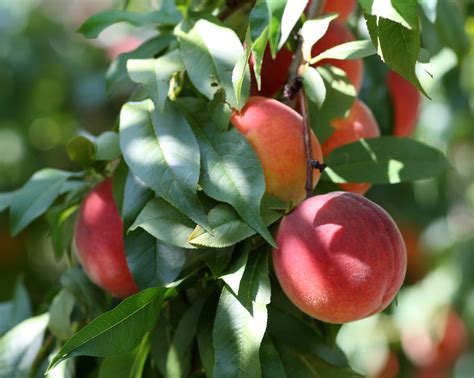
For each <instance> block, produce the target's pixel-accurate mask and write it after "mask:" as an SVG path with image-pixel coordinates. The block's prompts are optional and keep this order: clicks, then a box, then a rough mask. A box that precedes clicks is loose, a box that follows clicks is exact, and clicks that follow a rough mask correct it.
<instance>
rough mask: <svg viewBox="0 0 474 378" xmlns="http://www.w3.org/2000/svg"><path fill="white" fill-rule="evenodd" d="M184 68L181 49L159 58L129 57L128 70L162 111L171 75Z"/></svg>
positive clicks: (131, 76)
mask: <svg viewBox="0 0 474 378" xmlns="http://www.w3.org/2000/svg"><path fill="white" fill-rule="evenodd" d="M182 70H184V65H183V62H182V61H181V58H180V55H179V50H173V51H171V52H169V53H168V54H165V55H163V56H161V57H159V58H158V59H129V60H128V62H127V71H128V74H129V76H130V78H131V79H132V80H133V81H134V82H135V83H138V84H143V87H144V88H145V90H146V91H147V93H148V96H149V97H150V98H151V99H152V100H153V102H154V103H155V106H156V107H157V108H158V109H159V111H160V112H163V110H164V108H165V103H166V99H167V98H168V92H169V90H170V82H171V76H173V74H175V73H176V72H178V71H182Z"/></svg>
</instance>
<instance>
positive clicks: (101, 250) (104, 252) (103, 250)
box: [75, 179, 138, 298]
mask: <svg viewBox="0 0 474 378" xmlns="http://www.w3.org/2000/svg"><path fill="white" fill-rule="evenodd" d="M122 228H123V225H122V219H121V218H120V214H119V212H118V209H117V206H116V205H115V201H114V198H113V195H112V180H111V179H108V180H105V181H103V182H101V183H100V184H98V185H97V186H96V187H95V188H93V189H92V190H91V191H90V192H89V194H88V195H87V196H86V198H85V199H84V202H83V203H82V205H81V208H80V210H79V216H78V219H77V223H76V227H75V243H76V247H77V255H78V257H79V261H80V262H81V265H82V267H83V268H84V271H85V272H86V273H87V275H88V276H89V278H90V279H91V281H92V282H94V283H95V284H97V285H98V286H100V287H101V288H103V289H104V290H106V291H107V292H109V293H110V294H112V295H113V296H115V297H119V298H124V297H127V296H129V295H131V294H134V293H136V292H137V291H138V287H137V285H136V284H135V282H134V281H133V278H132V274H131V273H130V270H129V269H128V266H127V260H126V258H125V247H124V241H123V230H122Z"/></svg>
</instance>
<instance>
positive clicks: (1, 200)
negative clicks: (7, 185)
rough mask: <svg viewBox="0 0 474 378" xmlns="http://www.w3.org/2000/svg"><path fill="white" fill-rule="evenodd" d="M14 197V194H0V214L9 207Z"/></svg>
mask: <svg viewBox="0 0 474 378" xmlns="http://www.w3.org/2000/svg"><path fill="white" fill-rule="evenodd" d="M14 195H15V192H9V193H0V212H2V211H3V210H5V209H6V208H8V207H9V206H10V204H11V202H12V200H13V196H14Z"/></svg>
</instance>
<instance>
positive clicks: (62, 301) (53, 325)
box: [48, 289, 76, 340]
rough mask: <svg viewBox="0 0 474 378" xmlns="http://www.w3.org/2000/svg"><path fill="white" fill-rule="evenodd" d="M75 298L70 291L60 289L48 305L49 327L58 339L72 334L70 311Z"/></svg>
mask: <svg viewBox="0 0 474 378" xmlns="http://www.w3.org/2000/svg"><path fill="white" fill-rule="evenodd" d="M75 303H76V300H75V299H74V296H73V295H72V293H70V292H69V291H68V290H66V289H62V290H61V291H60V292H59V293H58V294H57V295H56V296H55V297H54V298H53V301H52V302H51V305H50V306H49V325H48V327H49V329H50V330H51V332H52V333H53V334H54V336H56V337H57V338H58V339H60V340H67V339H68V338H69V337H71V336H72V328H71V313H72V310H73V309H74V304H75Z"/></svg>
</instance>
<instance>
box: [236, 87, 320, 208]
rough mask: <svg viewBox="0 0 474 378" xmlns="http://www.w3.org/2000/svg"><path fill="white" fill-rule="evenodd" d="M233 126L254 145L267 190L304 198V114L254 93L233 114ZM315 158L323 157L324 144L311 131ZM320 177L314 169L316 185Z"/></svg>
mask: <svg viewBox="0 0 474 378" xmlns="http://www.w3.org/2000/svg"><path fill="white" fill-rule="evenodd" d="M230 120H231V122H232V124H233V125H234V127H235V128H236V129H237V130H238V131H239V132H240V133H241V134H242V135H244V136H245V137H246V138H247V140H248V141H249V142H250V144H251V145H252V147H253V149H254V150H255V152H256V154H257V156H258V157H259V159H260V162H261V164H262V168H263V173H264V175H265V185H266V193H267V194H270V195H273V196H275V197H277V198H279V199H281V200H283V201H287V202H289V201H293V202H295V203H299V202H301V201H302V200H303V199H304V197H305V194H306V193H305V182H306V155H305V147H304V142H303V118H302V117H301V115H299V114H298V113H297V112H295V111H294V110H293V109H292V108H290V107H289V106H287V105H285V104H282V103H281V102H278V101H276V100H273V99H270V98H265V97H259V96H254V97H250V98H249V100H248V102H247V104H246V105H245V107H244V108H243V109H242V110H241V111H240V113H239V112H237V111H235V112H234V113H233V114H232V116H231V119H230ZM311 145H312V149H313V158H314V159H316V160H319V161H322V153H321V147H320V145H319V142H318V140H317V139H316V136H315V135H314V133H313V132H312V131H311ZM318 180H319V172H317V171H315V172H314V177H313V187H314V186H316V183H317V182H318Z"/></svg>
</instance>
